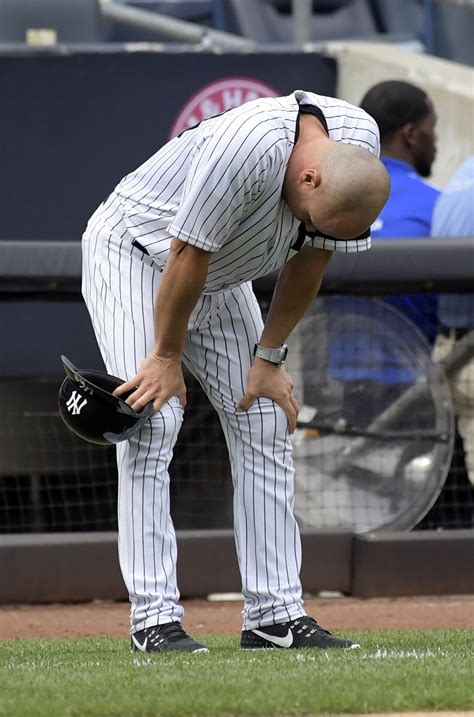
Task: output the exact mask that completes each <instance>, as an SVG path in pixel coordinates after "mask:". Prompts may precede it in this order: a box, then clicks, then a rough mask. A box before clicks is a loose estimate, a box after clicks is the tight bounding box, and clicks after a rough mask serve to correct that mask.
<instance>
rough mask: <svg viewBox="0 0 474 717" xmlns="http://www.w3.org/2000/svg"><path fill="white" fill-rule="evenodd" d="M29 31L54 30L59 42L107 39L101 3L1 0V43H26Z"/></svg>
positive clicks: (79, 0) (65, 0) (66, 0)
mask: <svg viewBox="0 0 474 717" xmlns="http://www.w3.org/2000/svg"><path fill="white" fill-rule="evenodd" d="M29 29H53V30H55V31H56V35H57V41H58V42H66V43H81V42H83V43H87V42H103V41H104V40H105V39H106V34H105V29H104V25H103V23H102V16H101V12H100V8H99V0H1V2H0V42H25V40H26V32H27V30H29Z"/></svg>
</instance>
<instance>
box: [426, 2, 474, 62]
mask: <svg viewBox="0 0 474 717" xmlns="http://www.w3.org/2000/svg"><path fill="white" fill-rule="evenodd" d="M473 34H474V3H470V4H468V3H466V4H465V5H454V4H447V3H445V2H435V3H434V5H433V35H434V37H433V48H431V49H432V51H433V52H434V53H435V54H436V55H439V56H440V57H444V58H446V59H447V60H452V61H454V62H462V63H464V64H465V65H471V66H472V65H474V44H473Z"/></svg>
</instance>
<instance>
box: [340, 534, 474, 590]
mask: <svg viewBox="0 0 474 717" xmlns="http://www.w3.org/2000/svg"><path fill="white" fill-rule="evenodd" d="M473 566H474V530H453V531H446V532H444V531H443V532H441V531H426V532H424V531H423V532H421V531H420V532H414V533H368V534H367V535H358V536H354V542H353V552H352V590H351V594H352V595H353V596H354V597H363V598H366V597H367V598H369V597H400V596H407V595H449V594H457V595H461V594H472V593H474V569H473Z"/></svg>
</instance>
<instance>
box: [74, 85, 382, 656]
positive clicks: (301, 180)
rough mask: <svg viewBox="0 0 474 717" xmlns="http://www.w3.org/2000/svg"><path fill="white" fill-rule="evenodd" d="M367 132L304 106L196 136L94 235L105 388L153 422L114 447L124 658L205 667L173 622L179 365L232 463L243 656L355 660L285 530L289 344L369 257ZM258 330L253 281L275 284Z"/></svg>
mask: <svg viewBox="0 0 474 717" xmlns="http://www.w3.org/2000/svg"><path fill="white" fill-rule="evenodd" d="M378 152H379V135H378V128H377V125H376V123H375V122H374V120H373V119H372V118H371V117H370V116H369V115H368V114H367V113H366V112H364V111H363V110H361V109H359V108H357V107H353V106H352V105H350V104H347V103H346V102H343V101H341V100H337V99H333V98H330V97H323V96H319V95H316V94H314V93H311V92H304V91H295V92H293V93H292V94H290V95H289V96H287V97H279V98H271V99H257V100H255V101H251V102H248V103H246V104H244V105H242V106H241V107H239V108H236V109H232V110H230V111H228V112H225V113H224V114H221V115H218V116H216V117H214V118H211V119H208V120H205V121H203V122H202V123H201V124H199V125H198V126H196V127H194V128H191V129H189V130H187V131H185V132H183V133H182V134H181V135H180V136H179V137H176V138H174V139H172V140H171V141H169V142H168V143H167V144H165V145H164V146H163V147H162V148H161V149H159V150H158V152H156V154H154V155H153V156H152V157H150V159H148V161H146V162H145V163H144V164H143V165H142V166H141V167H139V168H138V169H136V170H135V171H134V172H132V173H131V174H129V175H127V176H126V177H125V178H124V179H123V180H122V181H121V182H120V183H119V184H118V186H117V187H116V188H115V190H114V191H113V192H112V194H111V195H110V196H109V197H108V198H107V200H106V201H105V202H104V203H103V204H101V206H100V207H99V208H98V209H97V211H96V212H95V213H94V215H93V216H92V218H91V219H90V221H89V223H88V226H87V229H86V231H85V234H84V238H83V263H84V265H83V294H84V298H85V301H86V304H87V307H88V309H89V312H90V315H91V319H92V323H93V326H94V330H95V333H96V336H97V340H98V342H99V346H100V349H101V352H102V355H103V358H104V361H105V364H106V367H107V371H108V372H109V373H111V374H114V375H118V376H122V377H124V378H127V381H126V383H124V384H123V385H122V386H121V387H120V388H119V389H117V390H116V394H117V395H121V394H122V393H124V392H126V391H127V390H130V389H132V390H133V392H132V394H131V395H130V396H129V397H128V399H127V403H129V404H130V405H131V406H132V407H133V408H134V409H136V410H139V409H140V408H142V407H143V406H145V405H146V404H147V403H148V402H150V401H153V403H154V409H155V411H156V412H155V413H154V415H153V416H152V418H151V419H150V420H149V421H147V422H146V423H145V424H144V426H143V427H142V428H141V429H140V431H139V432H138V433H137V434H135V435H134V436H133V437H132V438H131V439H130V440H129V441H124V442H123V443H120V444H119V445H118V448H117V462H118V473H119V496H118V523H119V557H120V565H121V569H122V573H123V577H124V580H125V583H126V585H127V588H128V592H129V595H130V601H131V646H132V650H140V651H143V652H160V651H169V650H182V651H188V652H197V651H203V650H207V648H206V647H205V646H204V645H201V644H200V643H198V642H196V641H195V640H194V639H193V638H191V637H190V636H188V635H187V634H186V633H185V631H184V630H183V628H182V627H181V622H182V618H183V608H182V606H181V605H180V604H179V592H178V586H177V583H176V538H175V532H174V528H173V523H172V521H171V518H170V504H169V473H168V466H169V464H170V461H171V458H172V454H173V447H174V445H175V442H176V439H177V436H178V432H179V429H180V426H181V422H182V420H183V412H184V410H185V405H186V387H185V384H184V380H183V374H182V368H181V364H182V362H184V364H185V365H186V366H187V367H188V368H189V370H190V371H191V372H192V373H193V374H194V376H195V377H196V378H197V380H198V381H199V383H200V384H201V386H202V388H203V389H204V391H205V393H206V394H207V396H208V398H209V400H210V401H211V403H212V405H213V406H214V408H215V410H216V411H217V413H218V415H219V419H220V421H221V424H222V428H223V431H224V435H225V438H226V441H227V447H228V450H229V455H230V463H231V468H232V478H233V487H234V528H235V540H236V547H237V555H238V560H239V565H240V571H241V576H242V592H243V596H244V609H243V631H242V636H241V647H242V648H267V647H268V648H299V647H313V648H331V647H342V648H351V647H354V643H353V642H351V641H350V640H348V639H343V638H340V637H336V636H334V635H331V634H330V633H329V632H327V631H326V630H324V629H323V628H321V627H320V626H319V625H318V624H317V622H316V621H315V620H314V619H312V618H310V617H309V616H307V615H306V614H305V610H304V606H303V600H302V589H301V584H300V580H299V571H300V563H301V544H300V536H299V531H298V526H297V524H296V521H295V517H294V514H293V476H294V469H293V463H292V457H291V454H292V444H291V434H292V433H293V431H294V430H295V426H296V419H297V415H298V403H297V401H296V400H295V398H294V396H293V393H292V388H293V382H292V379H291V377H290V375H289V374H288V373H287V372H286V370H285V368H284V360H285V356H286V352H287V347H286V344H285V341H286V340H287V338H288V336H289V334H290V333H291V331H292V330H293V328H294V327H295V325H296V324H297V322H298V320H299V319H300V318H301V316H302V315H303V313H304V311H305V309H306V308H307V307H308V306H309V305H310V304H311V302H312V301H313V299H314V297H315V296H316V294H317V292H318V289H319V286H320V283H321V279H322V276H323V272H324V269H325V267H326V265H327V263H328V261H329V259H330V257H331V256H332V252H333V251H344V252H358V251H363V250H365V249H368V248H369V246H370V235H369V230H368V227H370V225H371V223H372V222H373V220H374V219H375V218H376V217H377V216H378V214H379V213H380V210H381V208H382V207H383V205H384V203H385V201H386V199H387V196H388V193H389V180H388V175H387V173H386V170H385V168H384V167H383V165H382V164H381V162H380V161H379V160H378V158H377V155H378ZM280 268H281V271H280V274H279V279H278V282H277V286H276V289H275V292H274V297H273V301H272V305H271V308H270V311H269V314H268V317H267V319H266V321H265V325H264V323H263V321H262V316H261V312H260V309H259V306H258V303H257V300H256V298H255V295H254V293H253V291H252V286H251V281H252V279H255V278H257V277H260V276H263V275H264V274H267V273H269V272H271V271H274V270H276V269H280Z"/></svg>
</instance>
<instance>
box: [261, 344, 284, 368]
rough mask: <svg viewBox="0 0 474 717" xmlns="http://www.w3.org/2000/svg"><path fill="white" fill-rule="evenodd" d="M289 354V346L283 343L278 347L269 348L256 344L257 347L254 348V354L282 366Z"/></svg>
mask: <svg viewBox="0 0 474 717" xmlns="http://www.w3.org/2000/svg"><path fill="white" fill-rule="evenodd" d="M287 354H288V346H287V345H286V344H283V346H278V348H276V349H269V348H267V347H266V346H260V344H255V348H254V350H253V355H254V356H257V357H258V358H261V359H263V360H264V361H268V362H269V363H272V364H274V365H275V366H281V365H282V364H283V363H284V361H285V359H286V356H287Z"/></svg>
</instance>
